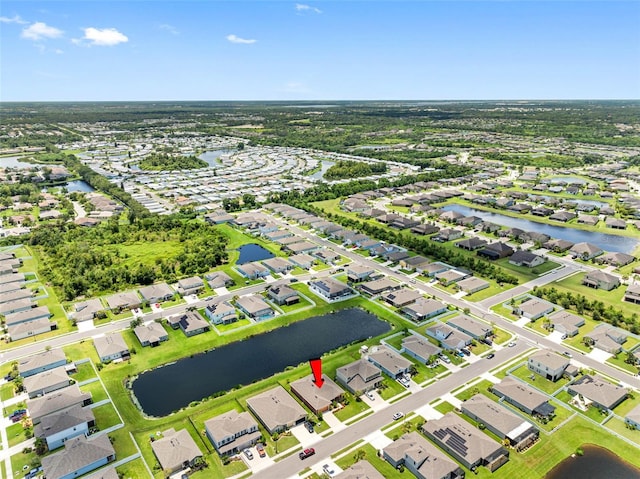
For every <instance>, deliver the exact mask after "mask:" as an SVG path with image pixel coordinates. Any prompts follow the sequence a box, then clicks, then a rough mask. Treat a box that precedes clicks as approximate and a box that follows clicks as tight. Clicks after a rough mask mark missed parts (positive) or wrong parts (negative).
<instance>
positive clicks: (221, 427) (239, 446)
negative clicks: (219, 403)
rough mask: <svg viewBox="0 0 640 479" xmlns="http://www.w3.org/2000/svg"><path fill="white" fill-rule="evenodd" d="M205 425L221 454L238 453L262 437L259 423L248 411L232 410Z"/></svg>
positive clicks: (209, 436) (207, 432)
mask: <svg viewBox="0 0 640 479" xmlns="http://www.w3.org/2000/svg"><path fill="white" fill-rule="evenodd" d="M204 427H205V431H206V434H207V437H208V438H209V440H210V441H211V444H213V447H215V449H216V451H218V454H220V455H221V456H226V455H230V454H236V453H238V452H240V451H242V450H243V449H245V448H247V447H251V446H253V445H254V444H255V443H256V442H258V439H260V437H262V433H261V432H260V429H259V428H258V423H257V422H256V420H255V419H254V418H253V416H252V415H251V414H249V413H248V412H241V413H238V411H235V410H231V411H229V412H227V413H224V414H221V415H219V416H216V417H214V418H212V419H209V420H207V421H205V423H204Z"/></svg>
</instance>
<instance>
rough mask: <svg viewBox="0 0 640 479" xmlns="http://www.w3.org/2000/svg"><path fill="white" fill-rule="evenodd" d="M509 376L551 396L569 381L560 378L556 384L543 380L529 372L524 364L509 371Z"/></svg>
mask: <svg viewBox="0 0 640 479" xmlns="http://www.w3.org/2000/svg"><path fill="white" fill-rule="evenodd" d="M510 374H511V375H512V376H515V377H517V378H519V379H522V380H523V381H525V382H527V383H529V384H530V385H531V386H533V387H534V388H536V389H539V390H540V391H542V392H544V393H546V394H553V393H554V392H556V391H557V390H558V389H560V388H562V386H564V385H565V384H567V383H568V382H569V380H568V379H565V378H560V379H558V380H557V381H556V382H553V381H551V380H549V379H547V378H543V377H542V376H540V375H539V374H535V373H534V372H532V371H530V370H529V368H527V366H526V365H524V364H523V365H522V366H520V367H519V368H518V369H515V370H514V371H511V373H510ZM531 376H533V378H534V379H531Z"/></svg>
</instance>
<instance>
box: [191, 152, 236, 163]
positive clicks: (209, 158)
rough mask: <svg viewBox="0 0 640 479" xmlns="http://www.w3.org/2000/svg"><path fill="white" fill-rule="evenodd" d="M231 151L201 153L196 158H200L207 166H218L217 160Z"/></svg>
mask: <svg viewBox="0 0 640 479" xmlns="http://www.w3.org/2000/svg"><path fill="white" fill-rule="evenodd" d="M232 151H233V150H212V151H205V152H204V153H202V154H201V155H199V156H198V158H200V159H201V160H204V161H206V162H207V163H208V165H209V166H220V164H221V163H220V161H219V160H218V158H220V157H221V156H222V155H224V154H225V153H231V152H232Z"/></svg>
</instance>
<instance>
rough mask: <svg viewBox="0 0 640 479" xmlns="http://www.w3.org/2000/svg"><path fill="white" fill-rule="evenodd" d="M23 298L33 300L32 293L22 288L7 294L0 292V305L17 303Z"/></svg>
mask: <svg viewBox="0 0 640 479" xmlns="http://www.w3.org/2000/svg"><path fill="white" fill-rule="evenodd" d="M25 298H33V291H32V290H30V289H28V288H23V289H16V290H13V291H9V292H0V304H5V303H9V302H11V301H18V300H20V299H25Z"/></svg>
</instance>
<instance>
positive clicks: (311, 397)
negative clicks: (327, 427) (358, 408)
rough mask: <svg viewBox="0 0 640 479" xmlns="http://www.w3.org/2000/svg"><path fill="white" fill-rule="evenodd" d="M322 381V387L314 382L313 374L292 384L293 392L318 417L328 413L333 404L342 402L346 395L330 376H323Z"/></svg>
mask: <svg viewBox="0 0 640 479" xmlns="http://www.w3.org/2000/svg"><path fill="white" fill-rule="evenodd" d="M322 379H323V383H322V387H319V386H318V385H317V384H316V383H315V382H314V377H313V375H312V374H310V375H308V376H305V377H303V378H302V379H298V380H297V381H294V382H292V383H291V392H292V393H293V394H295V395H296V396H298V398H300V400H301V401H302V402H303V403H304V404H305V406H307V407H308V408H309V409H311V411H313V413H314V414H316V415H318V414H320V413H322V412H325V411H328V410H329V409H330V408H331V404H332V403H334V402H339V401H341V400H342V396H343V395H344V391H343V390H342V389H341V388H340V386H338V385H337V384H336V383H334V382H333V381H332V380H331V379H330V378H329V376H327V375H326V374H323V375H322Z"/></svg>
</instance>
